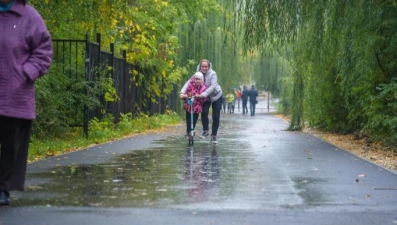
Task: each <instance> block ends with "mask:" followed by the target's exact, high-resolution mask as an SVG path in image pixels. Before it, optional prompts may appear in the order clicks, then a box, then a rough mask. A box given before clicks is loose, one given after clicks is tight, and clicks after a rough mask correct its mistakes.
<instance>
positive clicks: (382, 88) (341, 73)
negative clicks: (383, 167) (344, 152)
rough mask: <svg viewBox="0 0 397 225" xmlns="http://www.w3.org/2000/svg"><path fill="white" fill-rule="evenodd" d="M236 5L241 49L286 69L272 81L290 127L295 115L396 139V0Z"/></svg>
mask: <svg viewBox="0 0 397 225" xmlns="http://www.w3.org/2000/svg"><path fill="white" fill-rule="evenodd" d="M241 9H242V10H244V12H245V14H244V16H245V17H246V18H245V27H246V29H245V43H246V45H245V47H246V49H248V50H251V51H257V50H259V51H261V52H265V53H268V54H270V55H273V56H276V55H278V54H279V55H280V57H281V58H283V59H284V60H283V65H285V68H287V67H289V66H290V67H292V70H289V71H288V70H287V71H288V72H287V74H286V75H287V76H288V77H286V78H283V79H280V80H277V82H281V88H282V89H281V91H280V93H281V97H282V99H281V104H282V105H283V107H282V108H283V110H284V111H285V112H288V113H290V114H291V118H292V119H293V121H292V124H291V127H293V128H295V127H300V125H302V124H303V121H302V120H300V118H301V119H304V122H305V123H306V122H307V124H309V125H310V126H315V127H317V128H321V129H324V130H327V131H333V132H340V133H351V132H357V131H359V132H362V133H365V134H367V135H371V138H372V139H373V140H383V141H388V142H391V143H396V141H395V140H396V135H397V131H396V128H395V127H396V116H395V115H396V114H395V111H394V112H393V109H394V108H393V106H394V105H395V99H393V97H392V94H391V93H393V91H395V84H394V82H395V81H392V78H393V77H395V75H396V72H397V63H396V60H395V59H396V57H397V35H396V34H397V18H396V17H395V15H396V13H397V5H396V4H395V2H394V1H381V2H379V1H374V0H370V1H342V0H337V1H330V0H327V1H321V2H319V1H313V0H302V1H299V2H297V1H287V0H276V1H273V0H263V1H256V0H247V1H245V4H244V5H242V7H241ZM269 58H270V57H269ZM301 79H302V80H301ZM390 111H391V113H390Z"/></svg>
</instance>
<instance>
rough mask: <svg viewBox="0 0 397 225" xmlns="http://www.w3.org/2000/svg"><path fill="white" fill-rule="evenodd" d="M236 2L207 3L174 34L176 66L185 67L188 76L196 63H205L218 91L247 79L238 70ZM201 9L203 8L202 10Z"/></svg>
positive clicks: (239, 50)
mask: <svg viewBox="0 0 397 225" xmlns="http://www.w3.org/2000/svg"><path fill="white" fill-rule="evenodd" d="M238 2H239V1H236V0H235V1H225V0H218V1H212V2H210V1H207V2H206V4H201V9H202V10H200V12H197V11H194V12H192V13H191V14H190V15H189V17H188V18H191V20H190V22H189V23H188V24H183V25H182V26H181V29H180V30H179V31H178V32H179V33H178V37H179V39H180V40H181V42H180V44H181V48H180V51H179V57H178V62H179V63H180V65H184V64H187V65H189V67H190V70H189V71H190V73H189V74H188V75H187V76H186V77H185V78H187V77H188V76H190V75H191V74H192V72H194V71H195V70H196V66H197V63H198V61H199V60H200V59H203V58H205V59H209V60H210V61H211V63H212V65H213V69H214V70H215V71H216V72H217V74H218V82H219V83H220V84H221V86H222V88H223V89H224V90H225V91H226V89H229V88H232V87H234V86H239V84H241V83H242V82H243V80H245V79H244V77H245V76H247V74H246V71H245V68H244V66H242V63H241V62H242V54H243V53H242V36H243V33H242V31H243V29H242V23H241V22H240V21H239V20H238V18H239V17H238V11H237V10H236V9H237V8H238V7H237V4H238ZM203 5H205V6H206V7H202V6H203Z"/></svg>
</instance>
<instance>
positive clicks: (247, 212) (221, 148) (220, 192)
mask: <svg viewBox="0 0 397 225" xmlns="http://www.w3.org/2000/svg"><path fill="white" fill-rule="evenodd" d="M265 108H266V107H262V108H259V109H258V110H257V114H256V115H255V116H249V115H242V114H241V113H240V112H238V111H236V113H234V114H222V115H221V127H220V131H219V137H218V139H219V144H217V145H211V144H210V143H209V140H208V139H207V140H201V139H200V140H199V139H198V138H196V140H195V143H194V145H193V146H191V147H189V146H188V142H187V140H186V139H184V138H183V137H182V134H183V133H184V127H185V126H184V125H183V124H181V125H180V126H176V127H173V128H170V129H168V130H167V131H166V132H161V133H156V134H154V133H152V134H146V135H137V136H134V137H132V138H128V139H124V140H120V141H116V142H112V143H108V144H104V145H99V146H95V147H91V148H89V149H86V150H83V151H79V152H74V153H70V154H66V155H62V156H58V157H53V158H50V159H47V160H43V161H40V162H36V163H32V164H30V165H29V168H28V174H27V181H26V191H25V192H13V193H12V197H13V199H12V205H11V206H9V207H1V208H0V225H14V224H15V225H23V224H26V225H31V224H35V225H36V224H37V225H39V224H43V225H44V224H47V225H55V224H56V225H58V224H65V225H66V224H200V225H202V224H330V225H331V224H382V225H383V224H397V176H396V174H395V173H393V172H390V171H388V170H386V169H383V168H381V167H379V166H376V165H374V164H372V163H370V162H368V161H366V160H363V159H361V158H359V157H357V156H354V155H352V154H350V153H348V152H346V151H344V150H342V149H338V148H337V147H335V146H333V145H330V144H328V143H326V142H324V141H322V140H320V139H317V138H315V137H313V136H311V135H308V134H305V133H302V132H288V131H285V129H286V128H287V127H288V124H287V123H286V122H284V121H283V120H281V119H279V118H277V117H275V116H273V115H272V114H270V113H267V110H266V109H265ZM200 128H201V123H200V122H198V127H197V130H198V131H197V133H199V131H200Z"/></svg>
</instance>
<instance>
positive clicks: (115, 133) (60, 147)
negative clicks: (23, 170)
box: [28, 112, 182, 162]
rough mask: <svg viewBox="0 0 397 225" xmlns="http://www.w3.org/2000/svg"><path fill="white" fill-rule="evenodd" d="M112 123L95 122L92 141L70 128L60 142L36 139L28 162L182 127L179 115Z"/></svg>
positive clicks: (126, 117) (90, 134)
mask: <svg viewBox="0 0 397 225" xmlns="http://www.w3.org/2000/svg"><path fill="white" fill-rule="evenodd" d="M112 121H113V118H112V117H109V118H108V119H107V120H104V121H99V120H97V119H94V120H92V121H91V123H90V128H89V136H88V138H86V137H85V136H84V135H83V131H82V128H70V129H69V130H68V132H66V133H64V134H62V135H58V136H59V137H58V138H51V139H38V138H35V137H34V136H33V137H32V140H31V143H30V146H29V156H28V161H29V162H32V161H35V160H40V159H44V158H47V157H51V156H55V155H60V154H64V153H67V152H71V151H76V150H80V149H84V148H87V147H89V146H92V145H97V144H101V143H106V142H108V141H111V140H118V139H122V138H126V137H129V136H132V135H134V134H139V133H144V132H147V131H150V130H156V129H161V128H165V127H167V126H170V125H175V124H178V123H180V122H181V121H182V120H181V118H180V117H179V116H178V115H177V114H176V113H173V112H170V113H167V114H163V115H154V116H147V115H144V114H142V115H140V116H139V117H138V118H133V119H132V118H131V117H130V116H129V115H122V116H121V118H120V121H119V123H118V124H117V125H115V124H114V123H113V122H112Z"/></svg>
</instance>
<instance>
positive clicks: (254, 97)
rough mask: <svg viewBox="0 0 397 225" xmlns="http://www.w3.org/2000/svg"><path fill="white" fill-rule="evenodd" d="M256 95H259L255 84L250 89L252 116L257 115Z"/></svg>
mask: <svg viewBox="0 0 397 225" xmlns="http://www.w3.org/2000/svg"><path fill="white" fill-rule="evenodd" d="M256 97H258V91H257V90H256V89H255V86H254V85H252V87H251V90H250V91H249V99H250V112H251V116H255V105H256V104H257V103H258V100H257V98H256Z"/></svg>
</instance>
